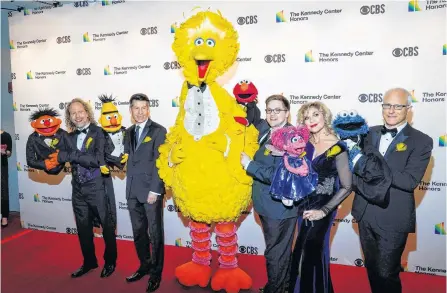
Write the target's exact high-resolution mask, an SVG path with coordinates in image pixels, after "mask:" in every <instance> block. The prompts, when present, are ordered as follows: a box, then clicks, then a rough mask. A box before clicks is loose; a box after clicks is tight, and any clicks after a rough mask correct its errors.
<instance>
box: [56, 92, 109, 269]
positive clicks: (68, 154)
mask: <svg viewBox="0 0 447 293" xmlns="http://www.w3.org/2000/svg"><path fill="white" fill-rule="evenodd" d="M65 123H66V125H67V129H68V130H69V131H70V134H69V135H68V139H67V140H68V142H67V144H66V145H67V146H68V147H67V148H66V149H65V150H60V151H58V152H56V153H54V154H51V155H50V160H51V161H52V162H53V163H55V164H64V163H65V162H69V163H70V164H71V167H72V181H71V184H72V187H73V193H72V205H73V212H74V215H75V220H76V227H77V230H78V237H79V242H80V244H81V250H82V255H83V257H84V262H83V264H82V266H81V267H80V268H79V269H78V270H77V271H75V272H74V273H72V275H71V276H72V277H73V278H77V277H81V276H83V275H84V274H86V273H87V272H89V271H90V270H92V269H95V268H97V267H98V262H97V259H96V256H95V245H94V243H93V221H94V219H95V218H97V219H99V221H100V222H101V223H100V224H101V226H102V229H103V237H104V242H105V252H104V261H105V265H104V268H103V270H102V272H101V278H105V277H108V276H110V275H111V274H112V273H113V272H114V271H115V266H116V258H117V248H116V235H115V228H114V223H113V222H112V221H111V218H110V217H109V206H108V204H107V195H106V191H105V181H104V177H103V175H107V174H109V173H110V171H109V169H108V168H107V166H106V163H105V155H104V148H105V137H104V133H103V131H102V129H101V128H100V127H98V126H97V125H96V122H95V119H94V116H93V111H92V109H91V107H90V105H89V104H88V103H86V102H84V101H83V100H81V99H78V98H76V99H73V100H72V101H71V102H70V103H69V104H68V105H67V107H66V110H65Z"/></svg>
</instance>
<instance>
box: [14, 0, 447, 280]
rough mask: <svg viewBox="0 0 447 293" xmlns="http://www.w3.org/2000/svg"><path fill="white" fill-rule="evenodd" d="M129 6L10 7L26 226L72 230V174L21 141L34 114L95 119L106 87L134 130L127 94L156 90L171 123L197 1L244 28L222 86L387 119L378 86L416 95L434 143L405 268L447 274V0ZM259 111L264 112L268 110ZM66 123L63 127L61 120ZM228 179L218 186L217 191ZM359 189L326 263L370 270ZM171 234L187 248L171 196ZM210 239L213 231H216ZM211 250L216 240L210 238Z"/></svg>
mask: <svg viewBox="0 0 447 293" xmlns="http://www.w3.org/2000/svg"><path fill="white" fill-rule="evenodd" d="M196 5H197V3H188V2H130V1H97V2H89V1H81V2H74V3H70V4H64V5H63V6H62V7H58V8H53V7H52V6H44V7H41V8H37V9H33V10H31V9H25V10H24V11H22V12H20V13H12V14H10V19H9V23H10V38H11V39H10V48H11V62H12V72H13V73H12V84H13V91H14V111H15V116H14V117H15V127H16V133H15V139H16V140H17V158H18V162H17V170H18V171H19V192H20V208H21V217H22V225H23V226H24V227H25V228H30V229H39V230H45V231H53V232H59V233H69V234H76V232H77V231H76V226H75V222H74V216H73V213H72V208H71V184H70V181H71V175H70V173H69V168H68V167H67V168H66V170H65V171H64V172H61V174H59V175H58V176H50V175H46V174H45V173H44V172H42V171H37V170H34V169H32V168H30V167H28V166H27V164H26V157H25V145H26V140H27V138H28V136H29V135H30V134H31V133H32V131H33V129H32V128H31V126H30V125H29V122H28V118H29V115H30V114H31V113H32V111H34V110H36V109H39V108H42V107H53V108H55V109H57V110H58V111H59V112H60V113H61V115H63V113H64V111H65V107H66V104H67V102H68V101H70V100H71V99H73V98H75V97H79V98H82V99H85V100H87V101H89V103H90V105H91V106H92V107H93V108H94V110H95V115H96V119H98V118H99V113H100V108H101V103H100V101H99V99H98V98H97V97H98V95H100V94H108V95H110V94H112V95H113V96H114V97H116V105H117V106H118V109H119V111H120V112H121V114H122V115H123V116H124V119H123V125H124V126H130V125H131V121H130V115H129V102H128V101H129V97H130V96H131V95H132V94H134V93H138V92H142V93H145V94H147V95H148V96H149V97H150V106H151V118H152V119H153V120H154V121H156V122H159V123H161V124H162V125H164V126H165V127H166V128H168V129H169V127H170V126H172V125H173V124H174V121H175V118H176V115H177V113H178V96H179V95H180V90H181V85H182V82H183V77H182V72H181V68H180V66H179V64H178V63H177V61H176V57H175V55H174V54H173V52H172V49H171V44H172V42H173V39H174V33H175V31H176V28H177V27H178V26H179V24H180V23H181V22H183V21H184V20H185V19H187V18H188V17H189V16H191V15H193V14H195V13H196V12H197V11H198V10H206V9H210V10H212V11H217V10H219V11H220V12H221V13H222V15H223V16H224V17H226V18H227V19H228V20H229V21H231V22H232V23H233V25H234V27H235V28H236V30H237V31H238V33H239V41H240V48H241V49H240V52H239V57H238V59H237V62H236V63H235V64H234V66H233V67H232V68H231V69H230V70H229V71H228V72H227V73H226V74H225V75H224V76H222V77H220V78H219V82H220V83H221V84H222V85H223V86H224V87H225V88H226V89H227V90H228V91H229V92H230V93H232V89H233V87H234V86H235V85H236V84H237V83H238V82H239V81H240V80H250V81H251V82H253V84H254V85H255V86H256V87H257V89H258V91H259V107H260V109H261V111H262V112H263V113H264V109H265V104H264V101H265V99H266V98H267V97H268V96H269V95H271V94H281V93H282V94H283V95H285V96H286V97H287V98H288V99H289V100H290V101H291V104H292V110H291V111H292V114H293V119H292V122H293V123H295V121H296V113H297V112H298V109H299V107H300V106H301V105H302V104H304V103H306V102H309V101H321V102H324V103H326V104H327V106H328V107H329V108H330V109H331V111H332V112H333V113H334V114H336V113H337V112H339V111H341V110H349V109H355V110H356V111H357V112H359V113H360V114H361V115H363V116H364V117H366V118H367V120H368V122H369V124H370V125H375V124H381V123H382V119H381V106H380V105H381V102H382V101H383V93H384V92H385V91H386V90H387V89H389V88H392V87H397V86H400V87H404V88H406V89H408V90H409V91H410V92H411V94H412V99H413V113H412V115H411V117H410V120H411V123H412V124H413V126H414V127H416V128H417V129H419V130H421V131H423V132H425V133H427V134H428V135H430V136H431V137H432V138H433V141H434V149H433V156H432V159H431V161H430V165H429V168H428V170H427V172H426V174H425V176H424V178H423V181H422V182H421V184H420V185H419V186H418V187H417V189H416V195H415V200H416V205H417V223H418V225H417V233H416V234H414V235H411V236H410V238H409V241H408V245H407V248H406V250H405V254H404V258H403V263H402V266H403V268H404V270H408V271H414V272H420V273H426V274H439V275H445V269H446V264H445V260H446V258H445V256H446V255H445V245H446V236H445V235H446V230H445V222H446V208H445V206H446V148H445V147H446V117H445V116H446V102H445V99H446V95H447V94H446V60H447V56H446V55H447V44H446V43H447V32H446V27H447V26H446V11H447V8H446V7H447V2H446V1H410V2H408V1H396V2H380V1H377V2H360V1H350V2H337V1H330V2H329V1H328V2H315V3H314V2H286V3H280V2H275V3H267V2H265V3H264V2H222V3H221V2H210V3H204V2H198V5H200V7H196ZM263 116H265V114H263ZM64 127H65V126H64ZM125 176H126V174H125V172H123V171H117V170H115V171H114V172H113V178H114V187H115V194H116V206H117V213H118V231H117V234H118V238H119V239H123V240H130V241H131V240H132V229H131V224H130V218H129V214H128V210H127V204H126V199H125ZM223 188H224V187H223ZM352 197H353V196H352V195H351V196H350V197H349V198H348V199H347V200H346V201H345V202H344V203H343V204H342V205H341V206H340V209H339V211H338V215H337V219H336V221H335V223H334V226H333V229H332V238H331V261H332V262H333V263H338V264H346V265H355V266H362V265H363V260H362V252H361V249H360V243H359V238H358V228H357V224H356V223H355V221H354V220H353V218H352V216H351V214H350V209H351V205H352ZM164 219H165V222H164V223H165V231H166V232H165V233H166V234H165V235H166V243H167V244H169V245H176V246H189V245H190V237H189V229H188V228H187V227H186V225H187V220H186V219H184V218H183V217H182V215H181V212H179V210H178V209H177V208H176V206H175V205H174V203H173V201H172V197H171V196H169V194H168V196H167V200H166V203H165V208H164ZM239 239H240V240H239V245H240V247H239V251H240V253H245V254H255V255H256V254H259V255H262V254H263V252H264V249H265V243H264V239H263V236H262V229H261V227H260V222H259V218H258V216H257V215H256V213H255V212H254V211H253V210H252V209H251V208H250V209H249V210H247V211H246V212H245V213H244V215H243V216H242V217H241V220H240V228H239ZM213 241H214V239H213ZM214 246H216V245H214Z"/></svg>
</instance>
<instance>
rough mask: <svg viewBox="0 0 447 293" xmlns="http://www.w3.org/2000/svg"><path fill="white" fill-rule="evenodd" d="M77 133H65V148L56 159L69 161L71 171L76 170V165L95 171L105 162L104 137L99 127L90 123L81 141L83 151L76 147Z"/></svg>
mask: <svg viewBox="0 0 447 293" xmlns="http://www.w3.org/2000/svg"><path fill="white" fill-rule="evenodd" d="M77 139H78V134H77V133H76V131H73V132H71V133H69V134H68V135H67V143H66V149H65V150H60V151H59V155H58V161H59V162H61V163H65V162H70V164H71V165H72V173H74V172H76V169H77V167H78V166H81V167H83V168H86V169H89V170H90V171H95V169H99V167H100V166H103V165H106V163H105V154H104V149H105V137H104V133H103V130H102V128H101V127H98V126H96V125H94V124H90V126H89V130H88V132H87V136H86V137H85V139H84V142H83V149H84V151H80V150H78V148H77Z"/></svg>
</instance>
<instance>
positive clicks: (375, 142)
mask: <svg viewBox="0 0 447 293" xmlns="http://www.w3.org/2000/svg"><path fill="white" fill-rule="evenodd" d="M381 127H382V126H374V127H371V128H370V131H369V133H368V135H367V137H366V139H365V148H367V147H372V148H374V149H375V150H379V144H380V139H381V131H380V129H381ZM432 149H433V139H432V138H431V137H429V136H428V135H426V134H424V133H422V132H420V131H418V130H416V129H414V128H413V127H411V126H410V125H409V124H407V126H405V127H404V128H403V129H402V130H401V131H400V132H399V133H398V134H397V135H396V137H395V138H394V139H393V141H392V142H391V144H390V146H389V147H388V149H387V151H386V153H385V155H384V156H383V159H384V160H383V161H384V162H385V163H386V165H387V166H386V169H387V170H388V169H389V176H387V177H388V178H389V180H390V184H389V188H387V189H386V190H383V191H382V193H383V194H382V199H383V202H382V204H377V203H376V204H374V201H372V200H368V196H365V195H364V194H362V192H361V191H359V190H356V194H355V197H354V202H353V205H352V215H353V216H354V218H355V219H356V220H357V221H361V220H362V218H363V217H365V218H366V217H368V220H369V221H370V222H371V223H373V224H374V223H375V224H376V225H377V226H379V227H380V228H382V229H383V230H386V231H393V232H407V233H412V232H415V226H416V209H415V200H414V189H415V188H416V187H417V186H418V185H419V183H420V181H421V179H422V177H423V176H424V173H425V171H426V169H427V166H428V163H429V161H430V157H431V152H432ZM376 155H377V156H381V154H380V153H378V152H376ZM370 163H371V160H368V157H367V156H362V157H361V158H360V159H359V160H358V161H357V163H356V165H355V166H354V176H356V174H360V173H362V172H364V170H365V169H368V168H370V169H371V166H368V164H370ZM354 182H355V180H354ZM370 188H374V187H373V186H371V187H370ZM376 188H381V187H380V186H377V187H376Z"/></svg>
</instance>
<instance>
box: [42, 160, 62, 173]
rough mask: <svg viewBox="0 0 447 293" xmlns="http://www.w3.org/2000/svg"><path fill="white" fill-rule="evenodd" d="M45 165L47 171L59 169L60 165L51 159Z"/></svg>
mask: <svg viewBox="0 0 447 293" xmlns="http://www.w3.org/2000/svg"><path fill="white" fill-rule="evenodd" d="M44 163H45V169H47V170H51V169H53V168H55V167H57V165H59V164H57V163H54V162H53V161H51V160H50V159H46V160H44Z"/></svg>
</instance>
